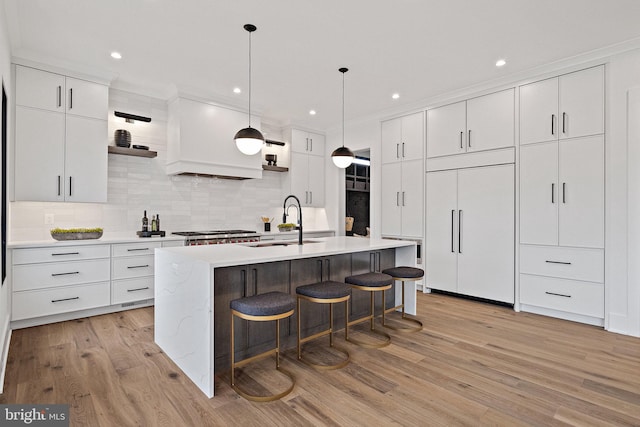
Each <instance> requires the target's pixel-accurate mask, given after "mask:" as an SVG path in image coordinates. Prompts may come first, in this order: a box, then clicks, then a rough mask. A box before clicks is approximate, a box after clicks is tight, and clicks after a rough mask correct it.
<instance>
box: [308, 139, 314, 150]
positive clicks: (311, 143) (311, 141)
mask: <svg viewBox="0 0 640 427" xmlns="http://www.w3.org/2000/svg"><path fill="white" fill-rule="evenodd" d="M309 145H310V146H311V150H309V151H313V138H309Z"/></svg>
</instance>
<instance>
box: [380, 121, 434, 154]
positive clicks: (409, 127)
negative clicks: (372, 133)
mask: <svg viewBox="0 0 640 427" xmlns="http://www.w3.org/2000/svg"><path fill="white" fill-rule="evenodd" d="M381 126H382V128H381V132H382V163H392V162H399V161H402V160H420V159H422V157H423V152H424V114H423V113H415V114H411V115H408V116H404V117H399V118H397V119H392V120H387V121H384V122H382V125H381Z"/></svg>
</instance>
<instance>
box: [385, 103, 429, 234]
mask: <svg viewBox="0 0 640 427" xmlns="http://www.w3.org/2000/svg"><path fill="white" fill-rule="evenodd" d="M381 137H382V168H381V174H382V190H381V198H382V218H381V232H382V233H381V234H382V235H383V236H390V237H415V238H421V237H422V230H423V228H422V224H423V219H422V218H423V216H422V215H423V210H424V164H423V160H422V158H423V147H424V114H423V113H416V114H411V115H408V116H404V117H399V118H397V119H393V120H387V121H384V122H382V124H381Z"/></svg>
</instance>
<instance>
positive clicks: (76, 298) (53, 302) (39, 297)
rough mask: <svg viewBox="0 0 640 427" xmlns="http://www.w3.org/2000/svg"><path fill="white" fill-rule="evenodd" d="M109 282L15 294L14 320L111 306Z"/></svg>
mask: <svg viewBox="0 0 640 427" xmlns="http://www.w3.org/2000/svg"><path fill="white" fill-rule="evenodd" d="M109 301H110V287H109V282H100V283H93V284H90V285H80V286H65V287H62V288H55V289H43V290H37V291H25V292H14V293H13V301H12V304H13V305H12V308H13V311H12V320H21V319H29V318H32V317H40V316H48V315H51V314H58V313H66V312H69V311H77V310H86V309H89V308H96V307H102V306H106V305H109Z"/></svg>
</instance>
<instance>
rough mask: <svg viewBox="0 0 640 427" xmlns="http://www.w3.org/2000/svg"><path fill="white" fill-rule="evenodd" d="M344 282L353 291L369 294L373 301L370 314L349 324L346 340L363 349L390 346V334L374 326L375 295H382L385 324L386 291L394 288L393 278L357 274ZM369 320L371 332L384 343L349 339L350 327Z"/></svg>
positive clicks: (384, 275)
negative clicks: (379, 293) (378, 293)
mask: <svg viewBox="0 0 640 427" xmlns="http://www.w3.org/2000/svg"><path fill="white" fill-rule="evenodd" d="M344 281H345V282H346V283H348V284H350V285H351V287H352V288H353V289H357V290H360V291H365V292H369V293H370V294H371V299H370V300H371V304H370V309H369V314H368V315H366V316H364V317H361V318H359V319H355V320H352V321H350V322H348V323H347V329H346V331H345V334H344V335H345V339H346V340H347V341H349V342H352V343H354V344H357V345H359V346H361V347H368V348H380V347H385V346H387V345H389V344H390V343H391V337H390V336H389V334H387V333H385V332H382V331H378V330H376V328H375V324H374V319H375V293H376V292H381V293H382V317H383V322H382V323H383V324H384V314H385V306H386V304H385V300H384V291H386V290H387V289H391V287H392V286H393V277H391V276H389V275H388V274H384V273H375V272H371V273H363V274H356V275H354V276H348V277H345V279H344ZM367 320H369V324H370V331H371V332H372V333H373V334H376V335H378V336H380V337H382V338H384V341H383V342H380V341H378V342H377V343H371V342H370V341H368V342H366V341H362V340H359V339H355V338H352V337H349V326H351V325H356V324H358V323H362V322H366V321H367Z"/></svg>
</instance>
